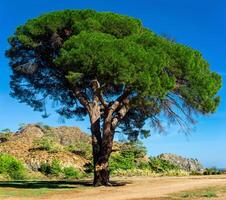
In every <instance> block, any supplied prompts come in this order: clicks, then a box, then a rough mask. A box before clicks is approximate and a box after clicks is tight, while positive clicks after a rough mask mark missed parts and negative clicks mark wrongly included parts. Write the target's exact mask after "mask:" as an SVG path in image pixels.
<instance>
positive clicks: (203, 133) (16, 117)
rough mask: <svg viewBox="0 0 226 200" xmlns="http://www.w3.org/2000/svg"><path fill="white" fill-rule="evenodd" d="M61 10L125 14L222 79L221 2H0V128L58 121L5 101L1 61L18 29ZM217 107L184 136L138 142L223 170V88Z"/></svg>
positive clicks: (173, 132) (225, 6) (172, 131)
mask: <svg viewBox="0 0 226 200" xmlns="http://www.w3.org/2000/svg"><path fill="white" fill-rule="evenodd" d="M63 9H95V10H97V11H112V12H116V13H120V14H125V15H130V16H133V17H136V18H139V19H141V20H142V22H143V24H144V26H146V27H148V28H150V29H151V30H153V31H155V32H157V33H159V34H167V35H169V36H171V37H172V38H174V39H176V41H177V42H180V43H183V44H186V45H189V46H191V47H193V48H195V49H197V50H199V51H201V52H202V53H203V56H204V57H205V58H206V59H207V60H208V61H209V63H210V65H211V69H212V70H213V71H216V72H218V73H220V74H221V75H222V77H223V81H225V79H226V68H225V65H226V1H225V0H171V1H169V0H38V1H36V0H32V1H31V0H0V27H1V30H0V74H1V78H0V129H4V128H10V129H12V130H16V129H17V128H18V125H19V124H21V123H35V122H43V123H45V124H49V125H54V126H59V125H62V123H63V121H62V119H61V118H60V117H59V116H58V115H56V114H55V113H54V111H53V110H52V109H51V108H49V112H50V113H51V115H50V117H49V118H48V119H42V117H41V113H38V112H34V111H33V110H32V108H30V107H28V106H27V105H24V104H21V103H19V102H17V100H16V99H13V98H11V97H10V96H9V93H10V88H9V81H10V73H11V72H10V68H9V66H8V60H7V59H6V58H5V56H4V52H5V50H6V49H7V48H8V44H7V37H8V36H10V35H11V34H12V33H13V32H14V30H15V29H16V27H17V26H18V25H21V24H23V23H25V22H26V21H27V20H28V19H30V18H34V17H37V16H39V15H41V14H43V13H47V12H50V11H55V10H63ZM219 95H220V96H221V99H222V100H221V105H220V107H219V109H218V111H217V112H216V113H215V114H213V115H210V116H205V117H199V118H198V124H197V125H196V126H195V130H194V132H192V133H191V134H190V135H189V136H185V135H184V134H182V133H178V131H177V128H176V127H172V128H169V129H167V134H165V135H159V134H157V133H153V135H152V136H151V137H150V138H149V139H145V140H144V143H145V145H146V146H147V147H148V153H149V154H150V155H157V154H160V153H163V152H170V153H177V154H179V155H183V156H187V157H195V158H198V159H199V160H200V161H201V162H202V163H203V164H204V165H205V166H208V167H210V166H217V167H226V86H223V88H222V89H221V91H220V92H219ZM63 125H70V126H71V125H75V126H79V127H80V128H81V129H82V130H84V131H86V132H89V123H88V121H87V120H85V121H82V122H78V121H75V120H66V121H65V122H64V124H63Z"/></svg>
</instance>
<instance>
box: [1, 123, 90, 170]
mask: <svg viewBox="0 0 226 200" xmlns="http://www.w3.org/2000/svg"><path fill="white" fill-rule="evenodd" d="M43 138H48V139H49V141H47V139H46V143H48V142H51V143H52V144H50V145H53V144H54V145H56V147H57V148H56V150H55V151H46V150H45V149H43V148H42V147H40V144H38V143H41V142H42V143H43V144H42V145H45V144H44V142H45V140H44V139H43ZM0 141H1V143H0V152H2V153H8V154H10V155H13V156H15V157H16V158H17V159H19V160H21V161H23V162H24V163H25V164H26V165H27V167H28V168H29V169H31V170H33V171H36V170H38V168H39V167H40V165H41V163H51V162H52V161H53V160H54V159H57V160H60V162H61V164H62V165H63V166H74V167H76V168H79V169H82V168H83V166H84V164H86V163H87V162H89V161H88V160H87V159H86V158H84V157H83V156H80V155H78V154H75V153H73V152H70V151H59V149H63V148H66V147H68V146H73V145H76V144H80V143H85V144H88V145H91V144H90V137H89V136H88V135H87V134H85V133H84V132H82V131H81V130H80V129H79V128H76V127H66V126H61V127H56V128H52V127H48V126H43V127H42V126H40V125H26V126H25V127H23V128H21V130H19V131H17V132H16V133H7V134H6V133H5V134H1V136H0Z"/></svg>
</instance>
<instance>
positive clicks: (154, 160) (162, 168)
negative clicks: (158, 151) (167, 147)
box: [149, 157, 180, 173]
mask: <svg viewBox="0 0 226 200" xmlns="http://www.w3.org/2000/svg"><path fill="white" fill-rule="evenodd" d="M149 166H150V169H151V170H153V171H155V172H157V173H162V172H167V171H170V170H180V168H179V167H178V166H177V165H174V164H172V163H171V162H169V161H167V160H164V159H161V158H158V157H150V158H149Z"/></svg>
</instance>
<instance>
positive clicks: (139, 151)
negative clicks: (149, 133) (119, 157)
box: [121, 141, 147, 159]
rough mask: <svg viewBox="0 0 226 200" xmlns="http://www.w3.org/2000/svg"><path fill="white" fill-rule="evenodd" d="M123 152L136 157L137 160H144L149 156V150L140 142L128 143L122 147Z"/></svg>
mask: <svg viewBox="0 0 226 200" xmlns="http://www.w3.org/2000/svg"><path fill="white" fill-rule="evenodd" d="M121 152H127V153H129V152H130V153H131V154H133V155H134V158H135V159H139V158H143V157H144V156H146V154H147V149H146V147H145V146H144V145H143V143H142V142H140V141H134V142H128V143H125V144H123V145H122V147H121Z"/></svg>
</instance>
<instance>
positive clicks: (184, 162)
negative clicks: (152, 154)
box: [158, 153, 204, 173]
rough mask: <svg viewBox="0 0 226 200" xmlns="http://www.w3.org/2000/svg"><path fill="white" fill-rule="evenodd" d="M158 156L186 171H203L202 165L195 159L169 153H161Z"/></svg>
mask: <svg viewBox="0 0 226 200" xmlns="http://www.w3.org/2000/svg"><path fill="white" fill-rule="evenodd" d="M158 157H159V158H161V159H163V160H167V161H169V162H171V163H173V164H175V165H177V166H179V167H180V168H181V169H183V170H185V171H188V172H192V171H194V172H200V173H202V172H203V171H204V167H203V166H202V164H201V163H200V162H199V161H198V160H197V159H193V158H184V157H182V156H178V155H175V154H170V153H165V154H161V155H159V156H158Z"/></svg>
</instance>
